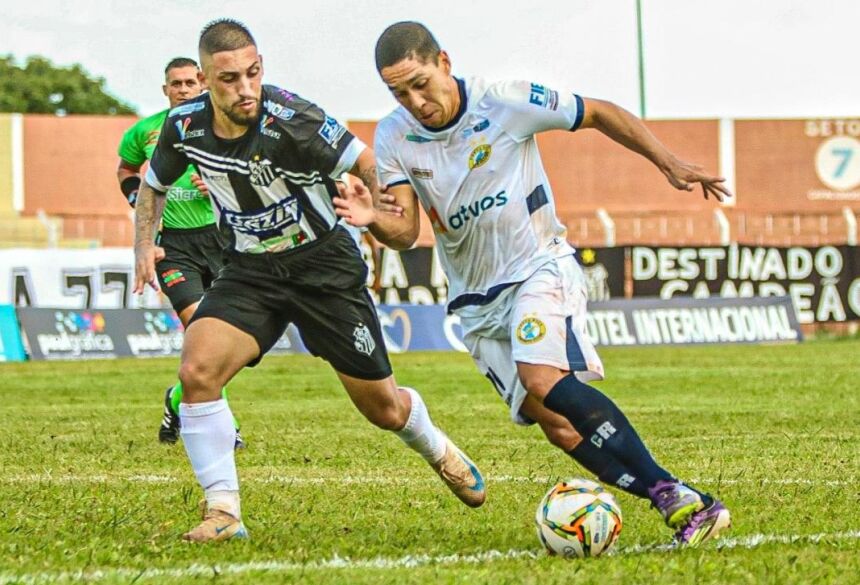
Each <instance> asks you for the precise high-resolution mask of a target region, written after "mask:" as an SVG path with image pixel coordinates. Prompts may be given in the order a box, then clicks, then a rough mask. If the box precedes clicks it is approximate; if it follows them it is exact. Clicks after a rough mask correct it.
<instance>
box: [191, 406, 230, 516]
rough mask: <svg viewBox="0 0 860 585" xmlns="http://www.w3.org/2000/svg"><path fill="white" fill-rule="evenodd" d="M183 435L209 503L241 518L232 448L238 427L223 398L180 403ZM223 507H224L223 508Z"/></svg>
mask: <svg viewBox="0 0 860 585" xmlns="http://www.w3.org/2000/svg"><path fill="white" fill-rule="evenodd" d="M179 419H180V422H181V427H180V434H181V435H182V443H183V444H184V445H185V452H186V453H188V459H189V460H190V461H191V467H192V468H193V469H194V475H196V476H197V481H198V482H199V483H200V486H201V487H202V488H203V491H204V493H205V494H206V502H207V503H208V504H209V505H210V506H212V505H213V504H215V503H218V504H220V506H219V508H222V507H224V506H226V507H227V510H226V511H227V512H229V513H230V514H232V515H233V516H235V517H236V518H240V517H241V516H240V508H239V476H238V475H237V474H236V459H235V457H234V452H233V447H234V444H235V442H236V429H235V428H234V427H233V414H232V413H231V412H230V407H229V406H228V405H227V401H226V400H224V399H223V398H222V399H221V400H216V401H214V402H198V403H197V404H186V403H184V402H183V403H182V404H180V405H179ZM222 509H223V508H222Z"/></svg>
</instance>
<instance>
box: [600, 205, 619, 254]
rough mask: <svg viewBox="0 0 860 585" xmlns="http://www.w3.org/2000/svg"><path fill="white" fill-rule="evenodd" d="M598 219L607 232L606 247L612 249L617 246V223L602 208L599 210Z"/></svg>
mask: <svg viewBox="0 0 860 585" xmlns="http://www.w3.org/2000/svg"><path fill="white" fill-rule="evenodd" d="M597 219H599V220H600V223H601V225H602V226H603V231H604V232H606V247H607V248H612V247H614V246H615V221H613V219H612V218H611V217H610V216H609V212H607V211H606V210H605V209H603V208H602V207H601V208H600V209H598V210H597Z"/></svg>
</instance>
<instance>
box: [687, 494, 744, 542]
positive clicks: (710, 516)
mask: <svg viewBox="0 0 860 585" xmlns="http://www.w3.org/2000/svg"><path fill="white" fill-rule="evenodd" d="M731 525H732V516H731V514H729V509H728V508H726V507H725V506H724V505H723V503H722V502H720V501H719V500H717V499H714V500H713V501H712V502H711V505H710V506H707V507H706V508H705V509H704V510H700V511H698V512H696V513H694V514H693V515H692V516H690V519H689V521H687V523H686V524H685V525H684V526H682V527H681V528H679V529H678V532H676V533H675V546H679V547H687V546H698V545H700V544H702V543H703V542H705V541H706V540H710V539H711V538H715V537H717V536H719V534H720V532H722V531H723V530H726V529H728V528H730V527H731Z"/></svg>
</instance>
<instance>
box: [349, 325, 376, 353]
mask: <svg viewBox="0 0 860 585" xmlns="http://www.w3.org/2000/svg"><path fill="white" fill-rule="evenodd" d="M352 338H353V345H355V349H356V351H358V352H359V353H363V354H364V355H370V354H372V353H373V350H374V349H376V341H374V340H373V335H371V334H370V329H368V328H367V325H365V324H364V323H359V324H358V325H357V326H356V328H355V330H354V331H353V332H352Z"/></svg>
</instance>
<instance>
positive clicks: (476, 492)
mask: <svg viewBox="0 0 860 585" xmlns="http://www.w3.org/2000/svg"><path fill="white" fill-rule="evenodd" d="M443 437H444V438H445V454H444V455H443V456H442V458H441V459H440V460H439V461H437V462H436V463H432V464H431V467H433V469H434V470H435V471H436V473H438V474H439V477H441V478H442V481H444V482H445V484H446V485H447V486H448V487H449V488H450V489H451V491H452V492H454V495H455V496H457V497H458V498H460V501H462V502H463V503H464V504H466V505H467V506H470V507H472V508H477V507H479V506H480V505H481V504H483V503H484V500H485V499H486V498H487V491H486V489H484V478H483V476H482V475H481V472H480V471H479V470H478V468H477V467H476V466H475V464H474V463H472V461H471V460H470V459H469V458H468V457H466V455H465V454H464V453H463V452H462V451H460V449H458V448H457V445H455V444H454V443H453V442H452V441H451V439H449V438H448V437H445V436H444V435H443Z"/></svg>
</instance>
